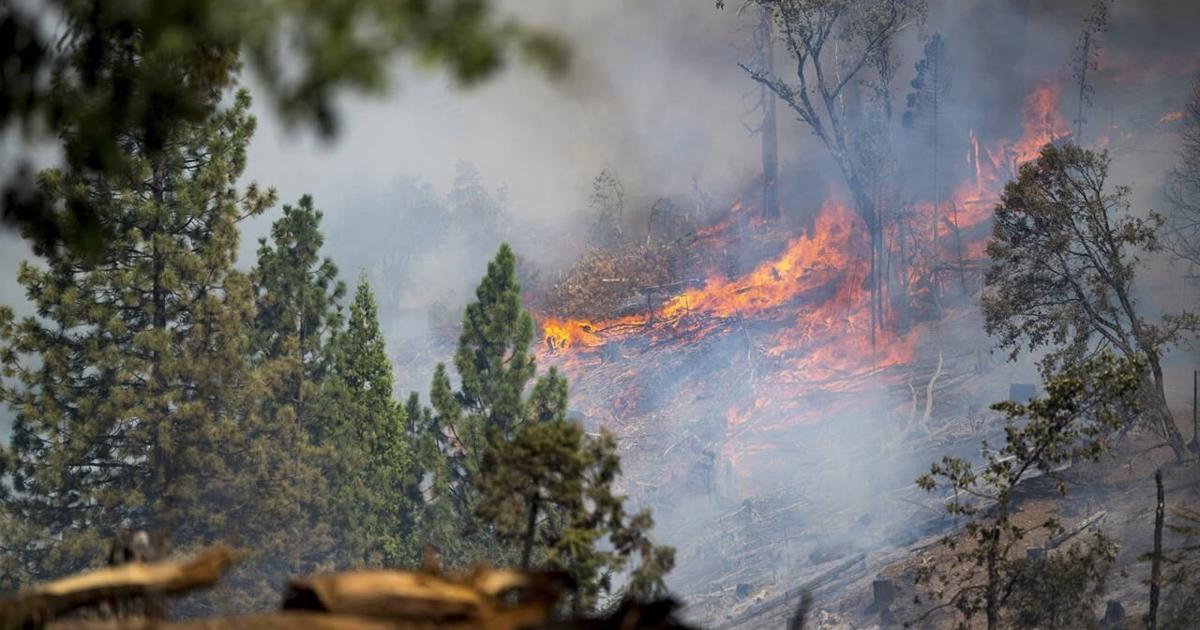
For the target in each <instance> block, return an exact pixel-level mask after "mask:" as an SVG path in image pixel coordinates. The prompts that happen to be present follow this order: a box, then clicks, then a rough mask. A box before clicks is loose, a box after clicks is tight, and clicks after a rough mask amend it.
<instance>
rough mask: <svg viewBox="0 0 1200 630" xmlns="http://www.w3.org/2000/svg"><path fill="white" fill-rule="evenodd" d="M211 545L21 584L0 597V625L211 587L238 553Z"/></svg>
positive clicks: (38, 621) (40, 620)
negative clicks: (186, 554)
mask: <svg viewBox="0 0 1200 630" xmlns="http://www.w3.org/2000/svg"><path fill="white" fill-rule="evenodd" d="M238 555H239V554H237V552H235V551H233V550H231V549H229V548H227V547H215V548H213V549H208V550H205V551H201V552H200V553H197V554H195V555H194V556H191V557H190V558H185V559H182V560H164V561H159V562H130V563H128V564H122V565H118V566H114V567H108V568H104V569H96V570H94V571H86V572H84V573H80V574H77V575H73V576H70V577H66V578H62V579H60V580H55V581H53V582H46V583H44V584H39V585H36V586H32V587H29V588H25V589H22V590H20V591H18V592H17V594H16V595H14V596H11V597H8V598H5V599H2V600H0V626H2V627H4V628H13V627H22V626H27V625H40V624H43V623H46V622H48V621H49V620H52V619H54V618H55V617H58V616H60V615H63V614H66V613H68V612H71V611H72V610H76V609H79V608H84V607H87V606H93V605H96V604H99V603H101V602H104V601H108V600H119V599H127V598H134V597H149V596H155V595H169V594H172V593H182V592H185V591H190V590H192V589H196V588H201V587H205V586H211V585H213V584H215V583H216V582H217V580H219V579H220V578H221V575H222V574H223V573H224V572H225V570H226V569H228V568H229V567H230V566H232V565H233V563H234V562H235V561H236V560H237V558H238Z"/></svg>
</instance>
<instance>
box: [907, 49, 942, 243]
mask: <svg viewBox="0 0 1200 630" xmlns="http://www.w3.org/2000/svg"><path fill="white" fill-rule="evenodd" d="M947 61H948V60H947V59H946V42H945V40H944V39H943V38H942V35H941V34H940V33H934V34H933V36H931V37H930V38H929V41H928V42H927V43H926V44H925V56H924V57H922V58H921V60H920V61H918V62H917V65H916V71H917V76H916V77H914V78H913V80H912V82H911V83H910V85H911V86H912V89H913V91H912V92H910V93H909V95H908V98H907V99H906V105H907V109H906V110H905V112H904V119H903V120H904V126H905V127H908V128H910V129H913V130H916V131H919V132H921V134H922V135H923V136H924V138H923V140H925V141H927V142H928V143H929V146H930V148H931V151H932V154H933V159H932V160H930V161H929V165H930V168H931V171H932V172H931V175H932V179H933V181H932V185H933V186H932V188H933V216H932V220H931V221H930V235H929V243H930V254H931V255H932V256H933V257H934V260H933V262H932V264H934V265H936V264H937V254H938V246H937V233H938V225H939V221H938V212H939V210H940V206H941V202H942V191H941V188H940V182H939V181H938V175H940V173H939V172H938V162H939V161H940V159H941V155H940V153H939V151H938V149H939V148H940V147H939V144H940V140H941V116H942V114H943V112H944V111H945V107H946V104H947V101H949V100H950V78H949V72H947V68H946V66H947Z"/></svg>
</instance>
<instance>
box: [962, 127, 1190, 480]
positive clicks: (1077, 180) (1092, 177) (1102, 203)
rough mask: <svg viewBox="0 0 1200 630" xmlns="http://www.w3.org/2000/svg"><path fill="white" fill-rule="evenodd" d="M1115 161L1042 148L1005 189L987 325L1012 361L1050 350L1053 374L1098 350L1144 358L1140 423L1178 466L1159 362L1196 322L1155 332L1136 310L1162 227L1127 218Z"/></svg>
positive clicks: (1169, 320)
mask: <svg viewBox="0 0 1200 630" xmlns="http://www.w3.org/2000/svg"><path fill="white" fill-rule="evenodd" d="M1110 161H1111V160H1110V158H1109V156H1108V154H1107V152H1102V153H1095V152H1092V151H1088V150H1085V149H1081V148H1079V147H1076V146H1073V145H1068V146H1065V147H1061V148H1060V147H1056V146H1054V145H1046V146H1045V147H1044V148H1043V149H1042V152H1041V155H1040V156H1039V157H1038V159H1037V160H1035V161H1033V162H1030V163H1027V164H1024V165H1022V166H1021V171H1020V175H1019V176H1018V177H1017V179H1015V180H1014V181H1012V182H1009V184H1008V185H1007V186H1006V187H1005V189H1004V195H1003V196H1002V198H1001V202H1000V205H999V206H997V208H996V214H995V223H994V225H993V227H992V238H991V240H990V241H989V242H988V246H987V253H988V256H990V257H991V266H990V268H989V269H988V271H987V274H986V276H985V278H984V284H985V293H984V296H983V311H984V318H985V324H986V328H987V331H988V333H989V334H991V335H993V336H994V337H997V338H998V339H999V344H1000V346H1001V347H1002V348H1006V349H1008V350H1009V351H1010V358H1011V359H1015V358H1016V356H1017V355H1018V354H1019V353H1020V352H1021V350H1022V349H1023V348H1024V349H1028V350H1030V351H1033V350H1037V349H1045V350H1047V351H1048V354H1047V355H1046V357H1045V359H1044V360H1043V362H1042V369H1043V371H1044V372H1047V373H1053V372H1055V371H1057V370H1058V369H1060V368H1062V367H1063V366H1066V365H1069V364H1072V363H1078V362H1079V361H1082V360H1083V359H1084V358H1085V357H1086V356H1088V355H1089V354H1090V353H1092V352H1094V351H1095V350H1096V349H1097V348H1100V347H1108V348H1112V349H1114V350H1116V351H1117V352H1119V353H1120V354H1121V355H1122V356H1125V357H1130V358H1134V357H1142V358H1143V360H1144V361H1145V367H1144V369H1143V374H1142V375H1141V376H1142V387H1141V391H1142V394H1143V396H1144V404H1143V406H1142V409H1141V416H1142V417H1143V418H1144V419H1145V420H1146V421H1147V423H1148V424H1149V425H1150V426H1151V427H1152V428H1154V429H1155V430H1156V431H1157V432H1158V433H1159V434H1160V435H1162V436H1163V437H1164V438H1165V439H1166V441H1167V444H1168V445H1169V446H1170V447H1171V449H1172V450H1173V451H1174V452H1175V456H1176V457H1177V458H1180V459H1182V458H1184V457H1185V456H1186V455H1187V448H1186V446H1185V445H1184V442H1183V436H1182V435H1181V434H1180V432H1179V429H1178V427H1177V426H1176V425H1175V421H1174V419H1173V417H1172V415H1171V410H1170V409H1169V408H1168V406H1167V401H1166V398H1165V395H1164V392H1163V371H1162V365H1161V361H1160V357H1161V356H1162V352H1163V351H1164V349H1165V348H1166V347H1167V346H1169V345H1171V344H1173V343H1175V342H1177V341H1179V340H1180V339H1181V338H1182V337H1183V335H1184V334H1185V333H1188V332H1192V331H1195V330H1196V328H1197V318H1196V317H1195V315H1193V314H1190V313H1184V314H1181V315H1176V316H1166V317H1164V318H1163V319H1162V320H1161V321H1160V322H1158V323H1150V322H1149V321H1147V320H1146V318H1145V317H1144V316H1143V314H1142V311H1141V310H1140V309H1139V308H1138V303H1137V300H1136V298H1135V297H1134V291H1133V288H1134V287H1133V282H1134V277H1135V275H1136V271H1137V267H1138V262H1139V256H1140V255H1142V254H1144V253H1151V252H1155V251H1157V250H1158V249H1159V247H1160V245H1159V240H1158V232H1159V229H1160V228H1161V226H1162V224H1163V219H1162V217H1160V216H1159V215H1158V214H1156V213H1154V212H1150V213H1149V216H1148V217H1147V218H1140V217H1135V216H1133V215H1131V214H1130V211H1129V195H1130V189H1129V188H1128V187H1126V186H1118V187H1115V188H1112V187H1110V186H1109V185H1108V169H1109V163H1110Z"/></svg>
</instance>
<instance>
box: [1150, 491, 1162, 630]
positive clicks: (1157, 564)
mask: <svg viewBox="0 0 1200 630" xmlns="http://www.w3.org/2000/svg"><path fill="white" fill-rule="evenodd" d="M1154 487H1155V488H1156V489H1157V491H1158V502H1157V503H1155V505H1154V552H1153V554H1152V555H1151V556H1150V610H1149V611H1147V612H1146V628H1147V629H1148V630H1155V629H1156V628H1158V591H1159V588H1160V587H1161V585H1162V559H1163V550H1162V531H1163V518H1164V511H1165V507H1166V503H1165V501H1164V500H1163V481H1162V469H1161V468H1160V469H1158V470H1156V471H1154Z"/></svg>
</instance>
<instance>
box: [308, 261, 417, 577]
mask: <svg viewBox="0 0 1200 630" xmlns="http://www.w3.org/2000/svg"><path fill="white" fill-rule="evenodd" d="M324 389H325V395H323V396H322V400H323V402H324V403H325V404H327V405H328V408H326V409H324V410H322V415H324V416H325V417H327V418H328V421H327V422H326V423H324V426H323V427H322V428H323V429H325V430H326V431H327V434H324V435H321V436H320V438H321V442H322V444H326V445H329V446H330V447H331V450H332V453H331V454H330V456H331V459H332V461H331V462H330V468H331V470H330V473H331V475H330V476H329V478H330V482H331V484H332V485H333V493H334V509H335V513H334V515H333V522H334V523H335V527H334V531H336V532H338V534H339V538H340V540H339V551H340V552H342V553H344V554H345V557H346V564H349V565H351V566H380V565H388V566H399V565H412V564H414V563H416V561H417V559H418V552H419V548H418V547H417V545H416V541H415V534H414V531H415V528H416V526H417V522H416V512H417V508H418V506H419V505H420V503H421V493H420V485H419V484H420V481H421V479H420V476H419V471H418V470H416V469H415V468H414V465H413V463H414V462H413V460H414V457H415V453H414V449H413V448H412V444H410V435H409V432H408V430H407V428H408V427H407V422H406V416H405V408H404V407H401V406H400V405H399V404H398V403H397V402H396V400H395V398H394V397H393V393H392V365H391V362H390V361H389V360H388V357H387V350H386V348H385V344H384V338H383V333H382V331H381V330H380V327H379V313H378V309H377V307H376V304H375V296H374V294H373V293H372V292H371V287H370V285H369V284H368V283H367V281H366V278H362V277H360V278H359V281H358V287H357V289H356V290H355V295H354V301H353V303H351V305H350V317H349V321H348V323H347V326H346V330H345V332H344V333H342V334H340V335H339V336H338V337H337V338H336V340H335V342H334V352H333V357H332V368H331V373H330V375H329V376H328V378H327V379H326V381H325V383H324ZM413 413H416V414H419V413H420V410H419V409H418V410H415V411H413Z"/></svg>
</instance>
